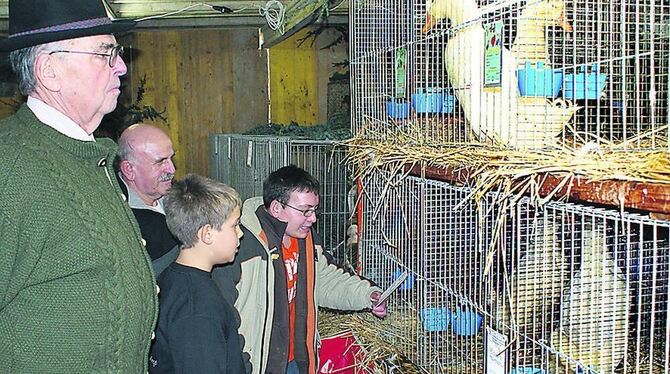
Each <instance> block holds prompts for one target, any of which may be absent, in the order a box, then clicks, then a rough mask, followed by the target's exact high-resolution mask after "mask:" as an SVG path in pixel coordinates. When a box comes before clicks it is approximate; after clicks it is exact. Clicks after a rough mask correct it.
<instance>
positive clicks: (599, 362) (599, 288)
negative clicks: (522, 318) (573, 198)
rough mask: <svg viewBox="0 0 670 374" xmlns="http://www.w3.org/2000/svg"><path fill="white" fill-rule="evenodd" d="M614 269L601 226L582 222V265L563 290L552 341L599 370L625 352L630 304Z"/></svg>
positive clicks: (613, 365)
mask: <svg viewBox="0 0 670 374" xmlns="http://www.w3.org/2000/svg"><path fill="white" fill-rule="evenodd" d="M616 270H617V265H616V263H615V262H614V259H613V257H612V255H611V254H610V253H609V251H608V249H607V247H606V245H605V230H604V229H603V225H602V224H601V223H598V222H596V223H590V222H589V223H586V224H585V225H584V227H583V236H582V255H581V267H580V269H579V271H578V272H575V274H574V275H573V277H572V280H571V282H570V287H569V288H567V289H566V290H565V291H564V294H563V301H562V302H561V320H560V324H561V327H560V328H559V329H558V330H557V331H554V332H553V333H552V337H551V342H552V346H553V347H554V348H556V349H557V350H558V351H560V352H562V353H563V354H565V355H567V356H569V357H571V358H573V359H575V360H578V361H579V362H580V363H581V364H582V365H584V366H586V367H589V368H590V369H591V370H593V371H595V372H598V373H611V372H612V370H613V369H614V368H616V367H617V366H618V365H619V363H620V362H621V360H622V359H623V357H624V354H625V353H626V339H627V337H628V313H629V308H630V303H629V300H628V292H627V289H626V281H625V277H624V276H623V274H622V273H621V272H617V271H616ZM565 364H567V363H565ZM575 371H577V370H575Z"/></svg>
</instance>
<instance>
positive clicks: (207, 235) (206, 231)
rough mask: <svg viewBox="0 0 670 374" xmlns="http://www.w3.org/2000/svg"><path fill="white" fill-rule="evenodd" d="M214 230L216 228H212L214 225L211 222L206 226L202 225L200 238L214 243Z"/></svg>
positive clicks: (205, 242)
mask: <svg viewBox="0 0 670 374" xmlns="http://www.w3.org/2000/svg"><path fill="white" fill-rule="evenodd" d="M212 231H214V228H212V225H210V224H209V223H208V224H206V225H205V226H202V227H201V228H199V229H198V233H197V236H198V240H199V241H200V242H202V243H204V244H207V245H209V244H212V238H213V234H214V233H213V232H212Z"/></svg>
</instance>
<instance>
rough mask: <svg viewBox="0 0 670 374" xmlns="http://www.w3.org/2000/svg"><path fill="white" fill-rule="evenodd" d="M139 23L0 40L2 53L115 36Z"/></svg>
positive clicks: (127, 21) (127, 22) (112, 24)
mask: <svg viewBox="0 0 670 374" xmlns="http://www.w3.org/2000/svg"><path fill="white" fill-rule="evenodd" d="M135 25H137V22H135V21H130V20H118V21H113V22H112V23H111V24H107V25H99V26H95V27H89V28H85V29H73V30H62V31H51V32H43V33H38V34H27V35H21V36H16V37H10V38H5V39H2V40H0V51H2V52H9V51H14V50H17V49H21V48H26V47H32V46H34V45H38V44H45V43H51V42H55V41H59V40H67V39H75V38H81V37H84V36H93V35H104V34H114V33H118V32H124V31H129V30H132V29H133V28H134V27H135Z"/></svg>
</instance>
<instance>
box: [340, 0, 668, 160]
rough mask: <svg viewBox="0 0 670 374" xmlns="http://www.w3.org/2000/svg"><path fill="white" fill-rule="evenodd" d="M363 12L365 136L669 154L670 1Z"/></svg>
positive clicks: (403, 5)
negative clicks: (613, 146) (590, 145)
mask: <svg viewBox="0 0 670 374" xmlns="http://www.w3.org/2000/svg"><path fill="white" fill-rule="evenodd" d="M351 9H352V10H351V12H350V25H351V32H350V35H351V40H350V59H351V69H352V75H351V77H352V78H351V84H352V105H353V111H352V126H353V128H354V132H355V133H356V134H357V135H361V136H366V137H370V138H387V137H388V136H389V135H392V134H394V133H396V132H397V131H398V130H403V131H412V132H418V133H421V135H423V136H426V137H427V138H428V139H430V140H432V141H434V142H437V143H444V142H474V141H478V142H486V143H495V144H502V145H506V146H511V147H516V148H531V149H535V148H543V147H556V146H560V145H570V146H574V145H577V144H583V143H584V142H596V143H609V142H619V143H621V142H623V145H622V148H628V149H667V147H668V145H667V132H668V130H667V122H668V110H669V109H670V106H669V104H668V103H669V101H670V97H669V96H668V89H669V85H668V80H669V79H670V75H668V68H669V67H670V2H669V1H668V0H622V1H608V0H527V1H522V0H497V1H491V0H354V1H352V2H351ZM428 19H430V20H431V21H427V20H428ZM431 26H432V27H431ZM643 135H645V136H643Z"/></svg>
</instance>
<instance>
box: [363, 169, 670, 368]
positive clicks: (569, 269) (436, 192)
mask: <svg viewBox="0 0 670 374" xmlns="http://www.w3.org/2000/svg"><path fill="white" fill-rule="evenodd" d="M364 185H365V188H364V191H365V199H364V216H363V217H364V220H363V231H362V232H363V236H362V240H361V249H360V250H361V264H362V270H363V274H364V275H365V276H368V277H370V278H371V279H373V280H374V281H376V282H377V283H379V284H380V285H382V286H388V285H389V284H390V283H391V282H392V281H393V280H394V279H396V278H397V277H398V276H399V274H400V273H402V272H404V271H407V272H409V274H410V276H409V277H408V278H407V280H406V281H405V282H404V283H403V285H402V286H401V287H400V290H399V291H397V292H396V293H395V294H393V296H392V298H391V300H390V309H391V311H390V313H397V314H400V315H402V316H403V318H402V319H403V320H406V321H407V324H406V327H405V329H404V330H403V334H404V336H403V339H402V341H406V342H407V344H406V345H405V346H403V347H402V348H403V350H404V352H405V354H406V356H407V357H409V358H410V359H411V360H413V361H414V362H415V363H416V364H418V365H419V366H421V367H422V368H423V369H424V370H426V371H427V372H430V373H516V374H519V373H668V372H670V360H669V358H670V354H669V353H668V351H669V350H670V346H668V345H667V341H668V338H669V337H670V319H669V318H668V314H667V312H668V302H669V299H668V278H669V274H668V271H669V266H670V259H669V256H670V247H669V245H668V239H669V237H670V223H669V222H665V221H657V220H654V219H650V218H649V217H647V216H644V215H641V214H636V213H630V212H618V211H613V210H609V209H605V208H600V207H593V206H584V205H578V204H569V203H560V202H549V203H547V204H545V205H544V206H543V207H542V208H537V207H535V206H533V205H532V204H531V202H530V200H529V199H525V198H523V199H521V200H519V201H517V202H512V203H510V202H509V200H506V199H503V200H501V199H500V198H499V196H497V195H496V194H494V193H490V194H488V195H487V196H486V197H485V198H484V199H482V200H481V201H480V202H478V203H475V202H473V201H472V200H469V199H468V196H469V194H470V192H471V190H470V189H469V188H466V187H456V186H453V185H450V184H448V183H446V182H439V181H432V180H426V179H422V178H417V177H406V178H404V179H402V178H400V177H389V176H388V175H386V174H385V173H383V172H377V173H375V174H373V175H371V176H370V177H369V178H367V179H366V180H365V182H364Z"/></svg>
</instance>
